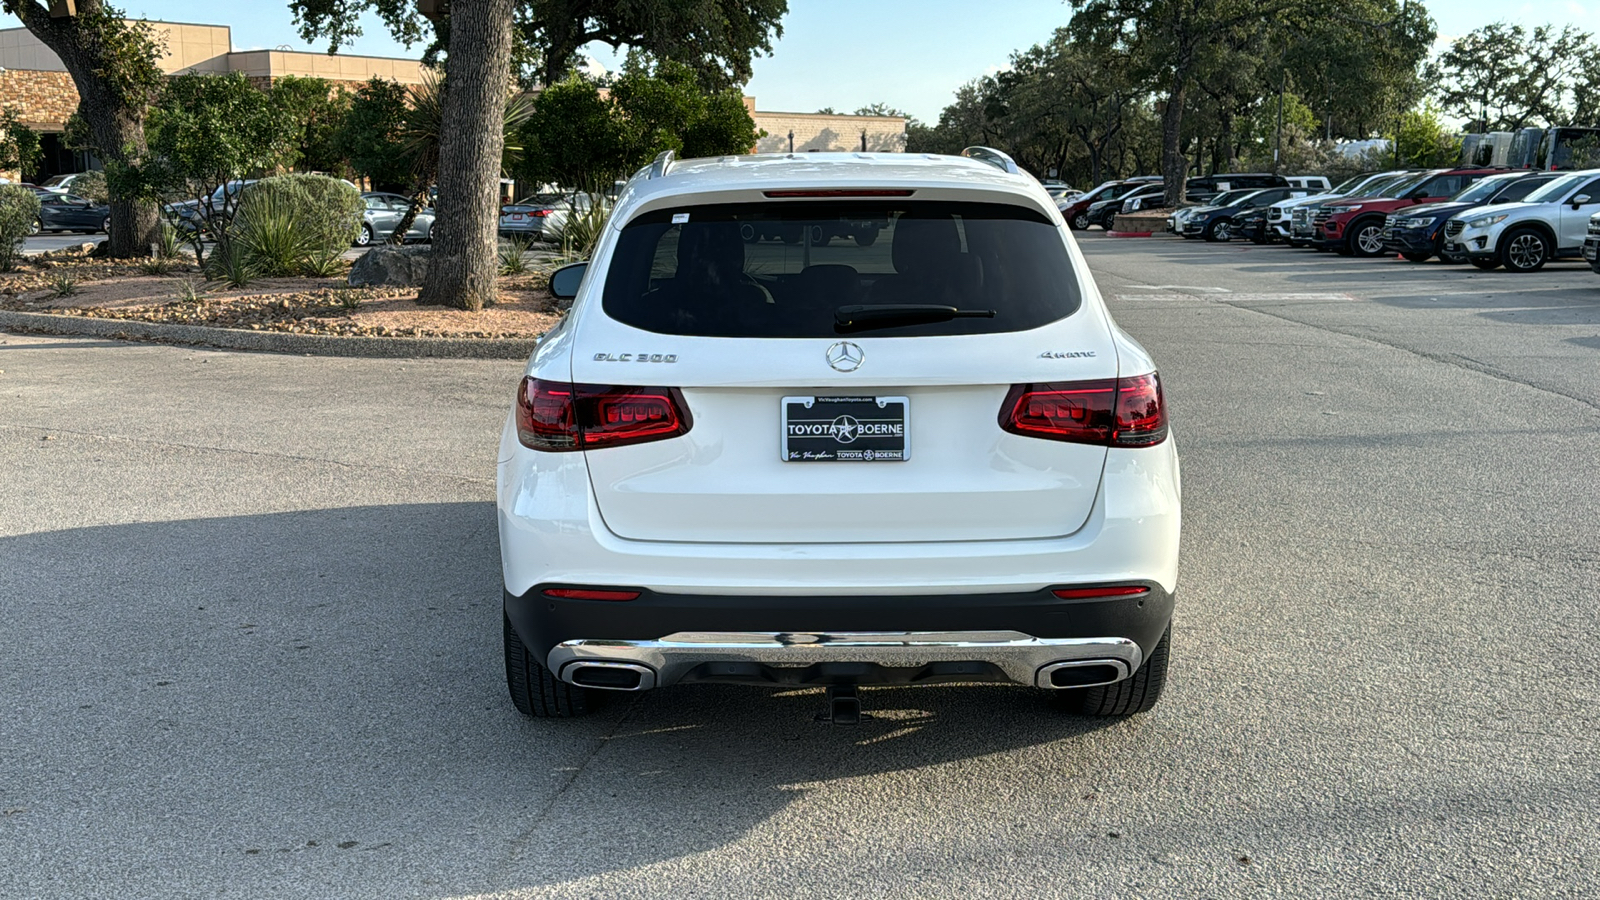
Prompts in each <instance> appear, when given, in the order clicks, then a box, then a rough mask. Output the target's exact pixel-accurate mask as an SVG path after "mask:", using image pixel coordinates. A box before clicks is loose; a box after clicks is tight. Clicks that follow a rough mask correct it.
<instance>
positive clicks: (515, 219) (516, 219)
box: [511, 213, 522, 222]
mask: <svg viewBox="0 0 1600 900" xmlns="http://www.w3.org/2000/svg"><path fill="white" fill-rule="evenodd" d="M511 221H513V222H521V221H522V213H512V214H511Z"/></svg>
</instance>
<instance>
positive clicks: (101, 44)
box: [0, 0, 163, 258]
mask: <svg viewBox="0 0 1600 900" xmlns="http://www.w3.org/2000/svg"><path fill="white" fill-rule="evenodd" d="M52 6H54V4H46V3H44V2H41V0H0V9H3V10H4V11H5V12H7V13H10V14H11V15H14V16H16V17H17V18H18V19H20V20H22V24H23V25H24V26H25V27H26V28H27V29H28V31H29V32H31V33H32V34H33V36H34V37H36V38H38V39H39V40H40V41H41V42H43V43H44V45H45V46H46V47H49V48H50V50H51V52H53V53H55V55H56V56H58V57H60V58H61V62H62V65H64V66H65V67H66V69H67V73H68V74H70V75H71V76H72V83H73V85H74V86H76V87H77V89H78V97H79V102H78V114H79V115H80V116H81V117H82V119H83V121H84V122H85V123H86V124H87V125H88V130H89V132H90V135H91V136H92V139H93V141H94V150H95V153H96V154H97V155H98V156H99V157H100V159H101V160H103V161H104V162H105V164H106V171H107V174H108V176H109V178H110V187H111V197H112V199H111V234H110V235H109V236H108V238H107V241H106V245H107V250H108V252H109V254H110V255H111V256H114V257H118V258H129V257H135V256H147V255H149V253H150V245H151V244H152V243H154V242H155V241H156V240H157V237H158V235H159V227H160V219H159V216H158V215H157V211H156V204H155V201H154V200H153V199H152V198H150V197H149V196H148V195H141V193H140V191H139V188H138V184H139V178H138V177H137V175H136V174H133V173H134V171H135V170H136V169H137V167H138V166H139V165H140V164H141V163H142V162H143V160H144V156H145V151H146V144H145V113H146V111H147V110H148V109H149V106H150V103H151V101H152V100H153V99H154V98H155V95H156V93H157V92H158V91H159V90H160V89H161V85H162V82H163V76H162V72H161V69H160V67H158V66H157V65H156V61H157V60H158V59H160V57H161V52H162V47H161V44H160V42H159V41H158V40H157V39H156V37H155V33H154V31H153V30H152V29H151V28H150V26H149V25H148V24H145V23H142V22H137V23H130V22H126V21H124V20H123V14H122V11H121V10H119V9H117V8H115V7H112V6H110V5H108V4H106V3H105V2H104V0H77V3H76V13H77V14H76V15H74V16H63V17H60V18H56V17H53V16H52V15H51V7H52Z"/></svg>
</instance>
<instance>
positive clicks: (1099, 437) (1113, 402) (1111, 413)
mask: <svg viewBox="0 0 1600 900" xmlns="http://www.w3.org/2000/svg"><path fill="white" fill-rule="evenodd" d="M1000 428H1001V429H1002V430H1004V431H1009V432H1011V433H1012V434H1020V435H1022V436H1024V437H1036V438H1044V439H1045V440H1051V441H1068V442H1071V443H1075V444H1104V445H1106V446H1109V447H1149V446H1152V445H1155V444H1159V443H1161V442H1162V441H1164V440H1166V439H1167V405H1166V400H1165V399H1164V398H1163V397H1162V394H1161V379H1160V378H1159V377H1158V376H1157V375H1156V374H1155V373H1154V372H1152V373H1150V374H1149V375H1136V376H1134V377H1132V378H1104V379H1100V380H1097V381H1072V382H1051V383H1047V384H1017V385H1012V387H1011V392H1010V393H1008V394H1007V395H1006V400H1005V404H1004V405H1003V406H1002V407H1001V408H1000Z"/></svg>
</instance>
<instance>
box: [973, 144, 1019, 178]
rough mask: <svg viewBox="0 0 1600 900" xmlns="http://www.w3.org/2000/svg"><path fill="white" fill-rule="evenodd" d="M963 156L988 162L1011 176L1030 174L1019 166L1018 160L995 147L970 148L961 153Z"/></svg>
mask: <svg viewBox="0 0 1600 900" xmlns="http://www.w3.org/2000/svg"><path fill="white" fill-rule="evenodd" d="M961 155H962V156H965V157H966V158H968V159H975V160H977V161H978V162H986V163H988V164H989V165H991V166H994V167H995V168H996V169H999V170H1000V171H1002V172H1006V173H1009V174H1011V175H1026V174H1028V173H1026V172H1024V171H1022V167H1021V166H1018V165H1017V163H1016V160H1013V159H1012V158H1011V157H1009V156H1007V155H1006V154H1004V153H1001V152H1000V151H999V150H996V149H994V148H993V147H968V148H967V149H965V150H963V151H961Z"/></svg>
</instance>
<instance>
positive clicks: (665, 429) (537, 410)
mask: <svg viewBox="0 0 1600 900" xmlns="http://www.w3.org/2000/svg"><path fill="white" fill-rule="evenodd" d="M693 424H694V423H693V421H692V420H691V419H690V418H689V409H688V405H687V404H685V403H684V402H683V394H682V393H681V392H680V391H679V390H678V389H677V388H666V387H614V386H611V385H600V384H567V383H565V382H559V381H544V380H541V379H538V378H524V379H522V385H521V387H519V388H518V390H517V439H518V440H520V441H521V442H522V445H523V446H524V447H529V448H531V449H534V450H545V451H549V452H552V453H560V452H566V451H570V450H598V449H600V448H603V447H620V446H624V445H626V444H642V443H645V442H646V441H659V440H665V439H666V438H671V437H677V436H678V435H681V434H685V433H687V432H688V431H689V428H690V427H691V426H692V425H693Z"/></svg>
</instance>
